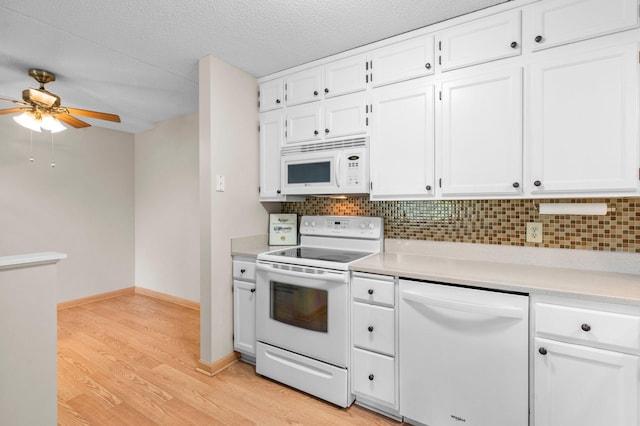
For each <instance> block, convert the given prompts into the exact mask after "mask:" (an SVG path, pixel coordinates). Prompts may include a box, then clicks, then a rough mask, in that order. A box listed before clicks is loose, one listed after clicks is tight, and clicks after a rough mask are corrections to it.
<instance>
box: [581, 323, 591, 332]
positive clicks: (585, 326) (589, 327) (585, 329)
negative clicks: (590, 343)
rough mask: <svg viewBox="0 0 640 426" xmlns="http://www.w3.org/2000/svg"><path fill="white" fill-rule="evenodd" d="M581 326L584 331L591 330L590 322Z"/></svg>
mask: <svg viewBox="0 0 640 426" xmlns="http://www.w3.org/2000/svg"><path fill="white" fill-rule="evenodd" d="M580 328H581V329H582V331H591V326H590V325H589V324H582V325H581V326H580Z"/></svg>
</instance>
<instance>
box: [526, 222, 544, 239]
mask: <svg viewBox="0 0 640 426" xmlns="http://www.w3.org/2000/svg"><path fill="white" fill-rule="evenodd" d="M526 239H527V242H528V243H541V242H542V223H540V222H527V238H526Z"/></svg>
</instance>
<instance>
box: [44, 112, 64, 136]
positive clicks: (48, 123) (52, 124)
mask: <svg viewBox="0 0 640 426" xmlns="http://www.w3.org/2000/svg"><path fill="white" fill-rule="evenodd" d="M41 117H42V122H41V124H40V127H41V128H42V129H43V130H48V131H50V132H51V133H58V132H61V131H63V130H67V128H66V127H65V126H64V124H62V123H61V122H60V121H59V120H58V119H57V118H55V117H54V116H53V115H51V114H42V116H41Z"/></svg>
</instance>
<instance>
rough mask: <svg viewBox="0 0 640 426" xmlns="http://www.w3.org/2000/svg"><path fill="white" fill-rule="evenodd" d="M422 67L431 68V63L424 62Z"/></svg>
mask: <svg viewBox="0 0 640 426" xmlns="http://www.w3.org/2000/svg"><path fill="white" fill-rule="evenodd" d="M424 67H425V68H426V69H428V70H430V69H431V64H430V63H429V62H427V63H426V64H424Z"/></svg>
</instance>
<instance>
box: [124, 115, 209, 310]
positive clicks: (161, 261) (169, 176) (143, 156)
mask: <svg viewBox="0 0 640 426" xmlns="http://www.w3.org/2000/svg"><path fill="white" fill-rule="evenodd" d="M198 179H199V177H198V114H197V113H193V114H189V115H186V116H183V117H178V118H174V119H171V120H165V121H162V122H160V123H158V125H157V126H156V127H155V128H154V129H152V130H149V131H146V132H142V133H138V134H136V136H135V285H136V286H137V287H143V288H146V289H149V290H153V291H157V292H160V293H164V294H169V295H171V296H176V297H180V298H182V299H187V300H191V301H194V302H199V301H200V270H199V264H200V254H199V250H200V231H199V221H198V220H199V219H198V218H199V216H198V207H199V206H198V202H199V200H198V197H199V194H198Z"/></svg>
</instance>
